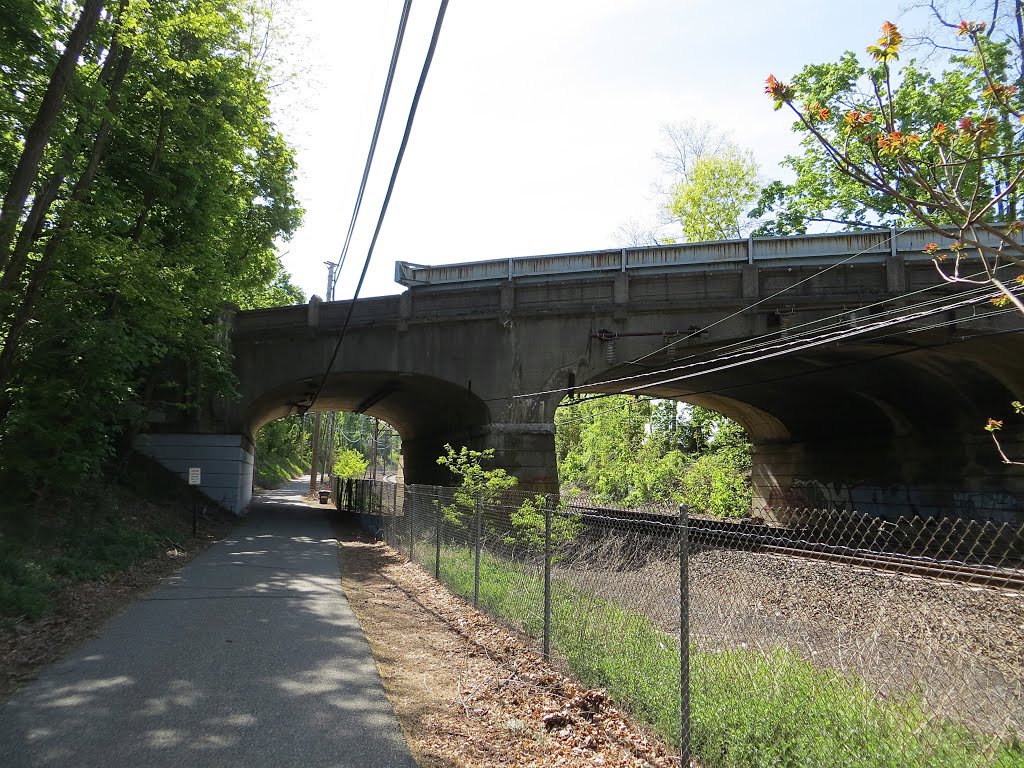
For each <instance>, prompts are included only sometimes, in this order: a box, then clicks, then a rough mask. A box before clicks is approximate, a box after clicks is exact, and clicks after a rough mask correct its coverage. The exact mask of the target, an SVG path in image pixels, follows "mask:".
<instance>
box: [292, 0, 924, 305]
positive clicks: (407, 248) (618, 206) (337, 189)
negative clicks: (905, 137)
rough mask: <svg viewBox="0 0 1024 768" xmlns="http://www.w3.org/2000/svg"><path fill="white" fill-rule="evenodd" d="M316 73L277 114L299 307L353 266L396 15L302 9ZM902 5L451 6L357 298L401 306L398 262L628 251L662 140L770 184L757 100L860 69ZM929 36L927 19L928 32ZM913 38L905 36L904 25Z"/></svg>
mask: <svg viewBox="0 0 1024 768" xmlns="http://www.w3.org/2000/svg"><path fill="white" fill-rule="evenodd" d="M295 2H296V5H297V6H298V10H299V13H298V14H297V18H296V21H295V24H296V26H295V33H296V34H295V38H296V40H297V41H298V42H297V43H293V46H292V47H291V48H290V49H289V52H288V53H287V54H286V55H287V56H288V57H289V60H290V63H291V64H292V65H294V66H296V67H297V68H299V69H302V68H303V67H308V68H309V71H308V72H307V73H306V75H304V76H303V78H301V84H300V85H299V86H298V87H297V89H295V90H292V91H290V92H288V93H286V94H285V95H284V96H282V97H281V98H279V99H278V100H277V102H276V103H275V110H276V112H277V115H278V119H279V123H280V125H281V128H282V129H283V130H284V131H285V134H286V136H287V138H288V140H289V141H290V142H291V143H292V144H293V145H294V146H296V147H297V149H298V162H299V179H298V187H297V190H298V194H299V197H300V200H301V202H302V205H303V206H304V208H305V209H306V217H305V223H304V224H303V226H302V228H301V229H300V230H299V232H298V233H297V234H296V235H295V237H294V238H293V239H292V240H291V242H289V243H284V244H283V245H282V247H281V250H282V252H283V253H285V255H284V258H283V261H284V264H285V267H286V268H287V269H288V270H289V271H290V272H291V274H292V276H293V279H294V280H295V282H296V283H297V284H298V285H299V286H300V287H301V288H302V289H303V290H304V291H305V292H306V295H307V297H308V296H309V295H310V294H312V293H316V294H318V295H320V296H323V295H324V291H325V283H326V274H327V272H326V267H325V266H324V265H323V262H324V261H327V260H336V259H337V258H338V256H339V254H340V252H341V247H342V244H343V242H344V236H345V231H346V230H347V227H348V222H349V217H350V216H351V211H352V205H353V202H354V200H355V195H356V192H357V189H358V184H359V179H360V176H361V174H362V169H363V164H364V162H365V158H366V152H367V149H368V146H369V139H370V135H371V133H372V130H373V123H374V120H375V118H376V110H377V104H378V101H379V98H380V92H381V89H382V88H383V83H384V77H385V74H386V72H387V65H388V61H389V59H390V56H391V47H392V44H393V41H394V35H395V32H396V29H397V24H398V18H399V13H400V10H401V2H400V0H375V2H372V3H369V2H365V1H364V2H355V1H354V0H295ZM437 6H438V0H418V1H417V2H415V3H414V4H413V11H412V19H411V21H410V25H409V28H408V30H407V33H406V41H405V45H404V47H403V51H402V60H401V63H400V65H399V71H398V80H397V82H396V85H395V87H394V88H393V90H392V95H391V102H390V106H389V109H388V114H387V117H386V118H385V128H384V134H383V136H382V141H381V143H380V144H379V146H378V150H377V157H376V160H375V163H374V171H373V173H372V174H371V181H370V186H369V188H368V191H367V194H366V196H365V198H364V201H363V206H362V214H361V216H360V219H359V222H358V223H357V226H356V234H355V238H354V240H353V245H352V248H351V250H350V253H349V257H348V260H347V262H346V268H345V270H344V271H343V273H342V277H341V280H340V281H339V283H338V290H337V298H338V299H345V298H350V297H351V295H352V292H353V291H354V289H355V284H356V280H357V278H358V272H359V269H360V268H361V266H362V263H363V260H364V258H365V256H366V251H367V247H368V245H369V241H370V237H371V235H372V232H373V227H374V226H375V224H376V219H377V215H378V212H379V210H380V204H381V201H382V199H383V195H384V191H385V189H386V185H387V180H388V177H389V176H390V173H391V168H392V164H393V162H394V158H395V155H396V153H397V148H398V143H399V140H400V137H401V132H402V130H403V128H404V122H405V117H406V114H407V111H408V106H409V104H410V102H411V99H412V93H413V90H414V88H415V83H416V79H417V77H418V75H419V68H420V66H421V64H422V61H423V55H424V53H425V50H426V47H427V43H428V41H429V37H430V31H431V27H432V25H433V20H434V16H435V14H436V12H437ZM898 10H899V9H898V6H897V2H896V0H888V2H886V1H884V0H860V1H859V2H856V3H848V2H839V1H838V0H780V2H777V3H766V2H763V0H759V1H758V2H754V1H753V0H719V2H707V1H706V0H705V1H704V2H698V1H697V0H547V1H546V2H545V1H542V0H518V1H517V2H494V1H493V0H452V1H451V2H450V4H449V7H448V13H447V16H446V19H445V25H444V28H443V29H442V32H441V38H440V42H439V45H438V50H437V54H436V56H435V58H434V63H433V67H432V69H431V71H430V75H429V78H428V80H427V86H426V89H425V91H424V94H423V97H422V99H421V102H420V107H419V112H418V114H417V117H416V123H415V125H414V127H413V132H412V138H411V140H410V143H409V148H408V150H407V152H406V156H405V161H404V163H403V165H402V170H401V172H400V174H399V177H398V183H397V187H396V190H395V194H394V197H393V198H392V201H391V206H390V208H389V210H388V215H387V218H386V219H385V222H384V228H383V230H382V233H381V237H380V239H379V241H378V244H377V248H376V251H375V253H374V257H373V261H372V263H371V265H370V271H369V274H368V277H367V281H366V284H365V285H364V287H363V291H362V294H361V295H363V296H379V295H384V294H389V293H397V292H399V291H401V290H402V287H401V286H399V285H397V284H396V283H395V282H394V262H395V261H397V260H402V261H411V262H415V263H419V264H443V263H451V262H459V261H472V260H482V259H495V258H504V257H508V256H529V255H536V254H549V253H562V252H568V251H580V250H587V249H591V248H614V247H619V245H620V242H619V240H618V239H617V235H616V232H617V230H618V228H619V227H620V226H621V225H622V224H624V223H625V222H626V221H627V220H628V219H631V218H633V219H641V220H648V221H653V219H654V218H655V215H656V213H657V209H658V200H657V198H656V196H655V195H654V193H653V192H652V189H651V185H652V182H654V181H655V180H656V179H657V178H658V177H659V173H660V171H659V166H658V163H657V162H656V160H655V158H654V153H655V152H656V151H657V149H658V148H659V146H660V142H661V138H660V129H661V126H662V125H664V124H666V123H669V122H680V121H685V120H688V119H695V120H698V121H710V122H714V123H716V124H717V125H718V126H719V127H720V128H721V129H723V130H725V131H729V132H731V133H732V136H733V138H734V139H735V140H736V141H737V142H738V143H739V144H741V145H744V146H746V147H749V148H750V149H752V150H753V151H754V153H755V155H756V156H757V158H758V160H759V162H760V163H761V166H762V172H763V174H764V175H765V176H766V177H775V176H777V175H778V173H779V172H778V171H777V170H776V165H777V163H778V161H779V160H781V159H782V157H783V156H784V155H785V154H787V153H790V152H794V151H795V150H796V147H797V144H796V140H795V136H794V134H792V133H791V132H790V122H791V120H790V118H789V117H788V116H787V115H786V114H785V112H774V111H773V110H772V105H771V102H770V100H769V99H768V97H766V96H765V95H764V93H763V88H764V79H765V77H766V76H767V75H768V74H769V73H772V74H775V75H776V76H777V77H779V78H781V79H784V80H788V79H789V78H790V77H791V76H792V75H793V74H794V73H796V72H798V71H799V70H800V69H801V68H802V67H803V66H804V65H805V64H810V63H820V62H825V61H835V60H836V59H838V57H839V55H840V54H841V52H842V51H844V50H848V49H850V50H855V51H858V52H863V51H864V47H865V46H866V45H868V44H869V43H872V42H874V40H875V39H876V38H877V37H878V31H879V28H880V27H881V25H882V22H884V21H886V20H892V21H896V22H899V21H900V19H901V17H900V14H899V12H898ZM919 19H920V17H918V19H917V20H919ZM909 23H910V22H908V24H909Z"/></svg>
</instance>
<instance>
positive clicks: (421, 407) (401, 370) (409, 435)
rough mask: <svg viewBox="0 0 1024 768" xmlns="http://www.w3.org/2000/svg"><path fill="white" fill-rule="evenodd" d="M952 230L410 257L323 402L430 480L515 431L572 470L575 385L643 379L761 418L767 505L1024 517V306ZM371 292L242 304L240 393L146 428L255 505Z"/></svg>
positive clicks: (756, 436) (515, 447)
mask: <svg viewBox="0 0 1024 768" xmlns="http://www.w3.org/2000/svg"><path fill="white" fill-rule="evenodd" d="M934 239H936V238H935V236H934V235H933V234H930V233H928V232H927V231H922V230H911V231H907V232H902V233H899V234H897V233H895V232H892V231H890V230H881V231H872V232H859V233H853V234H834V235H810V236H801V237H791V238H763V239H762V238H754V239H749V240H736V241H724V242H715V243H697V244H686V245H675V246H660V247H652V248H627V249H623V250H614V251H595V252H584V253H575V254H564V255H555V256H540V257H528V258H516V259H502V260H492V261H481V262H475V263H471V264H458V265H449V266H433V267H424V266H417V265H414V264H409V263H404V262H399V263H398V264H397V265H396V279H397V281H398V282H399V283H401V284H402V285H404V286H405V287H406V290H405V291H404V292H403V293H402V294H400V295H398V296H388V297H382V298H371V299H361V300H359V301H358V302H357V305H356V307H355V309H354V313H353V320H352V324H351V326H350V328H349V331H348V333H347V335H346V338H345V341H344V344H343V346H342V348H341V352H340V354H339V356H338V358H337V360H336V361H335V363H334V365H333V366H331V368H330V370H329V371H327V372H326V373H327V375H326V380H325V385H324V389H323V392H322V394H321V396H320V397H319V399H318V400H317V401H316V403H315V405H314V410H340V411H356V412H360V413H366V414H369V415H373V416H378V417H380V418H382V419H384V420H385V421H387V422H389V423H390V424H392V425H393V426H394V427H396V428H397V429H398V431H399V432H400V433H401V436H402V445H403V455H404V462H405V477H406V480H407V482H411V483H440V482H446V481H447V480H448V478H447V477H445V474H444V471H443V469H442V468H439V467H438V466H437V464H436V461H435V460H436V458H437V456H438V455H440V454H441V453H442V447H443V445H444V444H445V443H446V442H449V443H451V444H453V445H463V444H465V445H469V446H471V447H474V448H478V449H482V448H494V449H495V450H496V460H497V464H498V465H500V466H503V467H505V468H506V469H508V470H509V471H510V472H512V473H513V474H515V475H517V476H518V477H519V478H520V481H521V484H523V485H525V486H528V487H532V488H537V489H543V490H554V489H555V488H557V470H556V466H555V451H554V416H555V409H556V407H557V406H558V404H559V402H561V400H562V399H563V398H564V397H565V396H566V395H569V394H573V393H580V392H608V393H613V392H624V391H634V392H636V393H637V394H646V395H653V396H657V397H664V398H673V399H677V400H682V401H686V402H689V403H694V404H698V405H703V406H706V407H709V408H713V409H715V410H717V411H720V412H722V413H724V414H726V415H728V416H729V417H731V418H733V419H735V420H736V421H738V422H740V423H741V424H742V425H743V426H744V427H746V429H747V430H748V431H749V433H750V435H751V438H752V440H753V442H754V445H755V456H754V485H755V488H756V498H755V511H758V510H761V509H763V508H765V507H767V506H769V505H774V504H797V505H799V504H809V505H812V506H823V505H829V506H839V507H847V508H857V509H859V510H861V511H873V510H874V511H879V512H882V511H883V510H884V509H892V508H893V503H894V501H899V502H900V503H903V504H905V511H904V513H914V512H916V513H919V514H924V515H928V514H935V513H938V512H944V513H947V514H948V513H952V512H957V513H961V514H965V515H967V516H988V515H990V514H991V511H992V510H995V511H996V513H997V516H999V515H1005V516H1006V517H1007V518H1008V519H1018V518H1019V517H1020V516H1021V515H1022V509H1024V505H1022V501H1021V500H1022V499H1024V473H1021V471H1020V469H1021V468H1020V467H1011V466H1007V465H1004V464H1002V463H1001V462H1000V461H999V460H998V457H997V456H996V454H995V451H994V450H993V446H992V443H991V440H990V439H989V436H988V435H987V434H986V433H985V432H984V431H983V430H982V426H983V425H984V423H985V421H986V419H987V418H988V417H989V416H992V415H996V414H998V413H1001V412H1003V411H1005V410H1006V409H1007V408H1008V405H1009V402H1010V401H1011V400H1013V399H1019V398H1020V397H1021V394H1022V393H1021V389H1022V384H1024V335H1022V334H1020V333H1019V332H1018V331H1019V330H1020V329H1021V328H1022V327H1024V318H1021V317H1020V316H1019V315H1018V314H1016V313H1015V312H1012V311H1006V312H1000V311H999V310H998V309H997V308H995V307H994V306H993V305H992V304H991V303H989V302H988V300H987V294H985V292H984V291H978V290H974V289H973V288H972V287H970V286H964V285H956V286H951V285H945V284H943V283H941V281H940V280H939V278H938V275H937V274H936V272H935V269H934V267H933V265H932V263H931V261H930V259H929V258H928V257H927V256H925V254H924V253H923V249H924V246H925V244H926V243H928V242H930V241H932V240H934ZM348 309H349V302H330V303H323V302H320V301H319V300H318V299H316V298H314V299H313V300H312V301H311V302H310V303H309V304H308V305H300V306H293V307H282V308H277V309H268V310H258V311H252V312H239V313H237V314H235V315H234V316H233V317H232V318H230V320H229V323H228V326H227V329H228V330H229V331H230V343H231V348H232V351H233V354H234V360H235V373H236V374H237V376H238V380H239V397H238V399H237V400H233V401H221V402H216V403H211V404H210V406H209V407H208V408H207V409H205V410H204V411H203V412H202V413H197V414H193V415H192V416H191V417H190V419H189V420H188V421H187V422H185V423H182V422H181V421H177V422H176V421H175V420H174V419H173V418H171V419H166V420H165V422H164V423H163V424H160V425H154V432H153V433H152V434H150V435H148V436H146V437H144V438H142V439H141V441H140V447H142V448H143V449H144V450H146V451H147V452H149V453H150V454H151V455H153V456H155V457H156V458H158V459H159V460H161V461H163V462H164V463H165V464H167V465H168V466H171V467H172V468H174V469H178V470H179V471H180V470H181V469H182V468H183V466H184V464H183V462H184V463H190V465H191V466H198V465H203V466H205V467H206V470H204V482H207V487H206V491H207V493H208V494H209V495H211V496H212V497H214V498H215V499H217V500H218V501H221V502H222V503H225V504H226V505H227V506H231V507H235V508H240V506H241V505H244V503H245V502H246V501H247V500H248V493H249V487H250V486H251V478H252V445H253V443H252V438H253V436H254V435H255V434H256V432H257V430H258V429H259V428H260V427H261V426H262V425H263V424H265V423H267V422H268V421H270V420H272V419H276V418H279V417H282V416H285V415H288V414H291V413H296V412H298V411H300V410H302V409H304V408H305V407H306V406H308V405H309V403H310V399H311V398H312V396H313V393H314V392H315V391H316V390H317V387H318V386H319V384H320V380H321V377H322V376H323V375H324V373H325V371H326V369H327V366H328V364H329V362H330V360H331V357H332V354H333V352H334V348H335V344H336V341H337V336H338V332H339V329H340V327H341V325H342V323H343V322H344V318H345V315H346V313H347V312H348ZM638 387H641V389H637V388H638ZM1009 449H1010V450H1011V451H1013V450H1018V449H1019V450H1020V455H1024V444H1017V443H1014V444H1011V445H1010V446H1009ZM204 462H206V464H204ZM207 477H209V478H210V479H209V481H206V478H207Z"/></svg>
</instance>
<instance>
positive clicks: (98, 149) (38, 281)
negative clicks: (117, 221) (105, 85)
mask: <svg viewBox="0 0 1024 768" xmlns="http://www.w3.org/2000/svg"><path fill="white" fill-rule="evenodd" d="M130 56H131V51H130V50H129V49H125V51H124V61H123V67H118V72H119V73H120V79H119V80H117V81H115V82H112V83H111V92H110V95H109V96H108V98H107V108H108V110H109V111H110V113H111V114H113V111H114V109H116V107H117V101H118V93H119V91H120V86H121V82H123V80H124V74H125V72H126V71H127V68H128V60H129V58H130ZM115 84H116V87H115ZM110 128H111V123H110V118H109V116H108V117H107V118H105V119H104V121H103V123H102V124H101V125H100V128H99V130H98V131H97V132H96V138H95V140H94V141H93V146H92V151H91V152H90V153H89V162H88V164H87V165H86V167H85V170H83V171H82V175H81V176H79V177H78V181H76V182H75V186H74V189H73V190H72V192H71V196H70V197H69V199H68V206H67V208H65V210H64V215H63V216H61V220H60V224H59V225H58V226H57V229H56V230H55V231H54V233H53V234H52V235H51V236H50V239H49V240H48V241H47V242H46V248H44V249H43V255H42V257H41V258H40V259H39V261H38V262H37V263H36V265H35V267H34V268H33V269H32V272H31V275H30V277H29V280H28V284H27V286H26V288H25V294H24V296H23V297H22V300H21V304H19V305H18V307H17V309H16V310H15V312H14V318H13V319H12V320H11V324H10V328H9V329H8V332H7V336H6V337H5V338H4V341H3V349H2V350H0V392H3V391H4V390H5V389H6V388H7V385H8V384H9V383H10V378H11V375H12V374H13V372H14V362H15V357H16V352H17V348H18V343H19V341H20V338H21V334H22V333H23V332H24V330H25V328H26V327H27V326H28V322H29V320H31V319H32V312H33V310H34V309H35V302H36V300H37V299H38V298H39V296H40V295H41V294H42V292H43V288H44V287H45V286H46V283H47V282H48V280H49V273H50V270H51V269H52V268H53V265H54V262H55V260H56V257H57V253H58V251H59V250H60V246H61V243H63V241H64V238H65V237H66V236H67V234H68V232H70V231H71V228H72V226H73V225H74V220H75V212H76V209H77V207H78V205H79V204H80V203H81V202H82V201H84V200H85V196H86V193H87V192H88V190H89V187H90V186H91V185H92V182H93V179H95V178H96V173H97V171H98V170H99V165H100V160H101V159H102V157H103V153H104V151H105V150H106V145H107V139H108V138H109V137H110ZM9 274H10V272H9V271H8V272H5V273H4V275H3V278H0V285H4V286H12V285H13V280H14V279H15V278H13V277H11V278H9V277H8V276H9ZM6 294H7V295H10V291H9V290H8V291H7V292H6ZM2 295H4V293H0V296H2ZM4 302H5V304H4V306H3V315H4V316H6V315H7V313H8V312H9V311H10V309H11V307H10V306H9V305H8V304H7V303H6V298H5V299H4ZM8 408H9V404H8V403H6V402H5V403H2V404H0V418H4V417H6V415H7V411H8Z"/></svg>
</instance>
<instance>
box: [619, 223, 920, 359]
mask: <svg viewBox="0 0 1024 768" xmlns="http://www.w3.org/2000/svg"><path fill="white" fill-rule="evenodd" d="M907 231H908V230H906V229H904V230H903V231H901V232H890V234H889V236H888V237H887V238H885V239H884V240H882V241H881V242H880V243H877V244H876V245H873V246H871V247H870V248H865V249H864V250H862V251H859V252H857V253H855V254H853V255H851V256H847V257H846V258H845V259H843V260H842V261H837V262H836V263H835V264H829V265H828V266H827V267H825V268H824V269H819V270H818V271H817V272H815V273H814V274H813V275H808V276H807V277H805V278H804V279H803V280H798V281H797V282H795V283H793V284H792V285H787V286H786V287H785V288H783V289H782V290H779V291H776V292H775V293H773V294H772V295H771V296H766V297H765V298H763V299H758V300H757V301H755V302H754V303H752V304H748V305H747V306H745V307H743V308H742V309H740V310H738V311H736V312H733V313H732V314H731V315H727V316H726V317H723V318H719V319H718V320H716V321H715V322H713V323H712V324H711V325H709V326H707V328H701V329H700V330H699V331H694V332H693V333H690V334H688V335H687V336H684V337H683V338H681V339H676V340H675V341H672V342H670V343H668V344H666V345H665V346H664V347H661V348H660V349H656V350H654V351H653V352H648V353H647V354H646V355H643V356H641V357H638V358H636V359H635V360H631V361H630V364H635V363H639V362H640V361H641V360H645V359H646V358H648V357H651V356H652V355H656V354H658V353H659V352H663V351H664V350H667V349H670V348H672V347H674V346H675V345H676V344H681V343H682V342H684V341H687V340H688V339H692V338H693V337H694V336H696V335H697V334H699V333H703V332H704V331H706V330H708V329H709V328H714V327H715V326H716V325H720V324H722V323H724V322H725V321H727V320H732V319H733V318H734V317H737V316H739V315H742V314H743V313H744V312H747V311H749V310H751V309H753V308H754V307H757V306H760V305H761V304H764V303H765V302H768V301H771V300H772V299H775V298H778V297H779V296H781V295H782V294H784V293H786V292H787V291H791V290H793V289H794V288H796V287H797V286H800V285H803V284H804V283H806V282H809V281H811V280H813V279H815V278H816V277H821V276H822V275H823V274H825V273H826V272H828V271H830V270H833V269H836V268H837V267H841V266H843V264H846V263H848V262H850V261H853V260H854V259H856V258H858V257H859V256H863V255H864V254H865V253H869V252H871V251H874V250H876V249H877V248H878V246H880V245H885V244H887V243H891V242H892V241H893V240H894V239H895V238H896V237H897V236H898V235H901V234H903V233H904V232H907Z"/></svg>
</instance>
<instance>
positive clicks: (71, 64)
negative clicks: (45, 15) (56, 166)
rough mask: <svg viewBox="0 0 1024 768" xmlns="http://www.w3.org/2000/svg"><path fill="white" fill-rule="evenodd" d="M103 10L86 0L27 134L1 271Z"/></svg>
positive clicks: (2, 222) (3, 223)
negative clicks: (54, 128) (66, 98)
mask: <svg viewBox="0 0 1024 768" xmlns="http://www.w3.org/2000/svg"><path fill="white" fill-rule="evenodd" d="M102 10H103V0H86V1H85V4H84V5H83V6H82V12H81V14H79V16H78V21H77V22H76V23H75V27H74V29H72V30H71V34H70V35H69V36H68V42H67V45H66V46H65V48H64V51H63V52H62V53H61V56H60V59H58V60H57V66H56V67H54V69H53V74H52V75H50V82H49V84H48V85H47V86H46V92H45V93H44V94H43V100H42V102H40V104H39V110H38V111H37V112H36V118H35V120H34V121H33V123H32V126H31V127H30V128H29V130H28V133H27V134H26V135H25V146H24V148H23V149H22V152H21V157H20V158H19V159H18V165H17V167H16V168H15V169H14V174H13V175H12V176H11V183H10V185H9V186H8V187H7V193H6V194H5V195H4V201H3V206H2V207H0V270H5V271H6V269H7V266H8V264H9V262H10V252H11V243H12V242H13V241H14V233H15V232H16V231H17V228H18V221H19V219H21V215H22V211H23V210H24V209H25V201H26V200H27V199H28V193H29V190H30V189H31V188H32V185H33V184H34V183H35V181H36V178H37V176H38V175H39V164H40V162H42V159H43V152H44V151H45V150H46V145H47V143H49V140H50V134H51V133H52V131H53V126H54V124H55V123H56V122H57V118H58V117H59V116H60V111H61V107H62V106H63V104H64V96H65V95H66V94H67V91H68V87H69V86H70V84H71V79H72V77H73V76H74V74H75V69H76V67H77V64H78V57H79V56H80V55H81V54H82V51H83V49H84V48H85V44H86V43H87V42H88V41H89V38H90V37H92V33H93V31H94V30H95V29H96V24H97V23H98V22H99V19H100V13H101V11H102Z"/></svg>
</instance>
